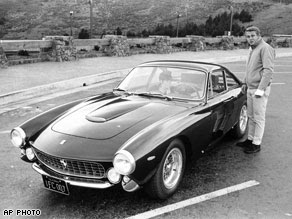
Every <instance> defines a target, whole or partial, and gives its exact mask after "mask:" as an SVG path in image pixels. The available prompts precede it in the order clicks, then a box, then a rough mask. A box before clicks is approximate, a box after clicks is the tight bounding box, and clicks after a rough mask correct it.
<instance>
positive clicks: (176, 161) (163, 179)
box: [146, 139, 186, 199]
mask: <svg viewBox="0 0 292 219" xmlns="http://www.w3.org/2000/svg"><path fill="white" fill-rule="evenodd" d="M185 166H186V152H185V147H184V144H183V143H182V142H181V141H180V140H178V139H176V140H174V141H172V142H171V143H170V145H169V146H168V148H167V150H166V152H165V154H164V156H163V158H162V160H161V162H160V164H159V167H158V169H157V172H156V173H155V175H154V176H153V178H152V179H151V180H150V182H149V183H148V184H147V185H146V192H147V193H148V195H149V196H151V197H153V198H159V199H166V198H168V197H170V196H171V195H173V194H174V193H175V191H176V189H177V187H178V185H179V184H180V182H181V180H182V177H183V173H184V170H185Z"/></svg>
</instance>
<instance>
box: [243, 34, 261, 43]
mask: <svg viewBox="0 0 292 219" xmlns="http://www.w3.org/2000/svg"><path fill="white" fill-rule="evenodd" d="M245 37H246V40H247V42H248V44H249V45H251V46H253V45H254V44H255V43H256V42H257V41H259V39H260V36H259V35H257V33H256V32H255V31H248V32H246V33H245Z"/></svg>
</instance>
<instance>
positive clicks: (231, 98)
mask: <svg viewBox="0 0 292 219" xmlns="http://www.w3.org/2000/svg"><path fill="white" fill-rule="evenodd" d="M233 99H234V97H233V96H232V97H229V98H228V99H226V100H224V101H223V103H227V102H229V101H231V100H233Z"/></svg>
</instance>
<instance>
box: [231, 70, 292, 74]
mask: <svg viewBox="0 0 292 219" xmlns="http://www.w3.org/2000/svg"><path fill="white" fill-rule="evenodd" d="M232 73H233V74H235V75H236V74H245V72H244V71H232ZM291 73H292V72H287V71H282V72H278V71H277V72H274V74H291Z"/></svg>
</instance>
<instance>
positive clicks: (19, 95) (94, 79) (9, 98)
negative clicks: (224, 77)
mask: <svg viewBox="0 0 292 219" xmlns="http://www.w3.org/2000/svg"><path fill="white" fill-rule="evenodd" d="M286 56H292V52H287V53H281V54H278V55H277V57H286ZM245 60H246V56H235V57H234V56H233V57H223V58H218V57H217V58H207V59H196V61H203V62H213V63H218V64H219V63H220V64H223V63H229V62H238V61H245ZM130 70H131V68H129V69H122V70H116V71H111V72H104V73H100V74H96V75H90V76H85V77H78V78H73V79H69V80H64V81H60V82H56V83H51V84H47V85H42V86H37V87H33V88H28V89H24V90H19V91H15V92H11V93H8V94H4V95H0V106H4V105H7V104H10V103H13V102H18V101H22V100H26V99H29V98H33V97H39V96H44V95H48V94H52V93H55V92H60V91H65V90H70V89H74V88H78V87H83V86H89V85H93V84H97V83H102V82H113V81H117V80H120V79H121V78H123V77H124V76H125V75H126V74H127V73H129V71H130Z"/></svg>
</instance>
